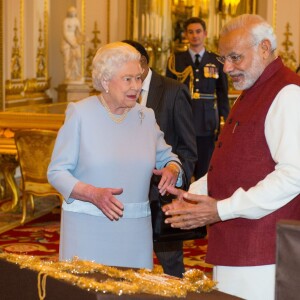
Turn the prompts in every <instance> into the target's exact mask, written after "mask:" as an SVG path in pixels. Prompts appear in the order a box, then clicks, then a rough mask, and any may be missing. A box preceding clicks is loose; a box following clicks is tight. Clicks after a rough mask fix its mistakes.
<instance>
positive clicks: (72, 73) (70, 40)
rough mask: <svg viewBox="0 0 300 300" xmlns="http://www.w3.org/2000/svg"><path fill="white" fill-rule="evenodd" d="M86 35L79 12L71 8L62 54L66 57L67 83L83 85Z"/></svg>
mask: <svg viewBox="0 0 300 300" xmlns="http://www.w3.org/2000/svg"><path fill="white" fill-rule="evenodd" d="M83 43H84V35H83V34H82V33H81V28H80V22H79V20H78V18H77V10H76V8H75V7H74V6H71V7H69V9H68V12H67V16H66V18H65V19H64V22H63V40H62V47H61V49H62V53H63V56H64V70H65V83H75V84H76V83H78V84H80V83H83V81H84V80H83V77H82V72H81V45H82V44H83Z"/></svg>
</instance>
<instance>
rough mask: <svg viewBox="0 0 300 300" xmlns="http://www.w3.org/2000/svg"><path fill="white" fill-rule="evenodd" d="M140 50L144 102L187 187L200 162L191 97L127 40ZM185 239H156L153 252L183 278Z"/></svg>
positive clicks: (154, 198) (152, 196)
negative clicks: (150, 64) (180, 240)
mask: <svg viewBox="0 0 300 300" xmlns="http://www.w3.org/2000/svg"><path fill="white" fill-rule="evenodd" d="M123 42H126V43H128V44H130V45H132V46H133V47H135V48H136V49H137V50H138V51H139V52H140V53H141V65H142V68H143V69H144V73H143V74H142V80H143V85H142V92H141V96H142V99H141V102H140V103H141V104H142V105H145V106H147V107H150V108H152V109H153V110H154V113H155V117H156V121H157V123H158V125H159V126H160V129H161V130H162V131H163V132H164V134H165V140H166V142H167V143H168V144H169V145H171V146H172V151H173V152H174V153H176V154H177V155H178V157H179V159H180V161H181V163H182V166H183V169H184V172H185V175H186V178H187V187H186V188H188V185H189V183H190V180H191V177H192V175H193V171H194V168H195V163H196V161H197V146H196V135H195V129H194V126H193V122H192V108H191V103H190V102H191V97H190V93H189V90H188V89H187V87H186V86H185V85H184V84H183V83H180V82H178V81H176V80H173V79H170V78H167V77H164V76H162V75H160V74H158V73H157V72H155V71H154V70H152V69H150V68H149V66H148V63H149V55H148V53H147V51H146V50H145V48H144V47H143V45H141V44H140V43H138V42H135V41H132V40H124V41H123ZM158 196H159V195H158V191H157V188H156V187H155V186H154V185H152V186H151V188H150V201H158ZM182 248H183V244H182V242H172V243H171V242H155V243H154V251H155V253H156V256H157V258H158V260H159V262H160V263H161V265H162V267H163V270H164V272H165V273H166V274H169V275H172V276H176V277H182V273H184V271H185V270H184V264H183V249H182Z"/></svg>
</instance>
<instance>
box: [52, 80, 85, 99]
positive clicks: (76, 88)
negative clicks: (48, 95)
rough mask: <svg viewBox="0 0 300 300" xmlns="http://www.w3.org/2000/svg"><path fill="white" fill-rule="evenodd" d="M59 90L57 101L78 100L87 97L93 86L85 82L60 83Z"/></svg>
mask: <svg viewBox="0 0 300 300" xmlns="http://www.w3.org/2000/svg"><path fill="white" fill-rule="evenodd" d="M56 90H57V101H58V102H68V101H77V100H81V99H83V98H86V97H88V96H89V95H90V92H91V88H90V87H89V86H88V85H87V84H85V83H81V84H71V83H70V84H66V83H63V84H60V85H59V86H58V88H56Z"/></svg>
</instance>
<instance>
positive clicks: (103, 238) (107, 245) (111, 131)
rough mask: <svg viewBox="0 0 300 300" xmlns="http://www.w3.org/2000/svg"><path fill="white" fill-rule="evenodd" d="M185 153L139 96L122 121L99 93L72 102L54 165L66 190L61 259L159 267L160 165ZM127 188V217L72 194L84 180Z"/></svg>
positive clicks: (55, 181) (53, 177)
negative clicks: (155, 180)
mask: <svg viewBox="0 0 300 300" xmlns="http://www.w3.org/2000/svg"><path fill="white" fill-rule="evenodd" d="M170 160H175V161H178V162H179V160H178V158H177V156H176V155H175V154H173V153H172V152H171V147H170V146H168V145H167V144H166V143H165V141H164V138H163V133H162V132H161V131H160V130H159V127H158V126H157V124H156V122H155V117H154V112H153V111H152V110H151V109H149V108H145V107H142V106H141V105H139V104H136V106H135V107H134V108H132V109H131V110H130V111H129V113H128V115H127V116H126V118H125V120H124V121H123V122H122V123H115V122H113V121H112V120H111V119H110V118H109V116H108V114H107V112H106V111H105V109H104V107H103V106H102V105H101V104H100V102H99V100H98V98H97V97H96V96H92V97H89V98H87V99H85V100H82V101H79V102H77V103H70V104H69V106H68V109H67V113H66V119H65V123H64V125H63V126H62V128H61V129H60V131H59V133H58V137H57V141H56V144H55V148H54V151H53V155H52V160H51V163H50V165H49V169H48V179H49V182H50V183H51V184H52V185H53V186H54V187H55V188H56V189H57V190H58V191H59V192H60V193H62V195H63V196H64V199H65V202H64V203H63V214H62V225H61V240H60V259H62V260H65V259H71V258H72V257H73V256H74V255H76V256H79V258H81V259H87V260H94V261H97V262H99V263H102V264H107V265H113V266H125V267H137V268H152V266H153V255H152V249H153V248H152V227H151V216H150V207H149V200H148V193H149V186H150V178H151V176H152V171H153V169H154V168H155V167H156V168H157V169H161V168H163V167H164V166H165V164H166V163H167V162H168V161H170ZM78 181H81V182H84V183H88V184H91V185H94V186H96V187H110V188H123V193H122V194H121V195H117V196H116V198H117V199H118V200H119V201H121V202H122V203H123V204H124V214H123V217H122V218H121V219H120V220H119V221H110V220H109V219H108V218H107V217H106V216H104V214H103V213H102V212H101V211H100V210H99V209H98V208H97V207H96V206H94V205H93V204H91V203H89V202H84V201H79V200H76V199H72V198H69V197H70V194H71V192H72V190H73V188H74V186H75V184H76V183H77V182H78Z"/></svg>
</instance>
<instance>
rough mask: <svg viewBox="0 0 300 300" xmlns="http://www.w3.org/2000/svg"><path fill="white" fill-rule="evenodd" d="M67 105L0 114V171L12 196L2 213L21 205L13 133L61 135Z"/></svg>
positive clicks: (53, 105) (32, 107) (38, 107)
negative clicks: (39, 131)
mask: <svg viewBox="0 0 300 300" xmlns="http://www.w3.org/2000/svg"><path fill="white" fill-rule="evenodd" d="M66 105H67V103H55V104H50V105H49V104H48V105H38V106H30V105H29V106H26V107H19V108H14V109H10V110H9V111H5V112H0V170H1V171H2V173H3V176H4V180H5V183H6V184H5V187H6V188H7V192H8V193H11V194H12V197H11V198H12V200H11V201H9V202H8V203H7V204H6V205H5V207H3V206H2V207H1V210H5V211H11V210H14V209H16V208H17V206H18V204H19V193H18V186H17V184H16V182H15V178H14V175H15V170H16V168H17V167H18V162H17V160H16V156H17V148H16V145H15V141H14V133H15V131H17V130H20V129H44V130H54V131H58V129H59V128H60V127H61V125H62V124H63V121H64V111H65V109H66Z"/></svg>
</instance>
